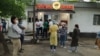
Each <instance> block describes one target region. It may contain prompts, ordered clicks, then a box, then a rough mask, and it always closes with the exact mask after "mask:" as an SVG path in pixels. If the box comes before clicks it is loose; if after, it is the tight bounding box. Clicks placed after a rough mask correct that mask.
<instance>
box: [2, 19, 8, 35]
mask: <svg viewBox="0 0 100 56" xmlns="http://www.w3.org/2000/svg"><path fill="white" fill-rule="evenodd" d="M2 24H3V25H2V32H3V33H5V32H6V24H7V23H6V21H5V20H4V19H3V21H2Z"/></svg>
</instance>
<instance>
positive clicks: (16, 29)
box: [13, 25, 22, 34]
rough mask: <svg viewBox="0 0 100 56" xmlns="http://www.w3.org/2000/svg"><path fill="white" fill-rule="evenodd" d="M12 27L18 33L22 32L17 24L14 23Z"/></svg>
mask: <svg viewBox="0 0 100 56" xmlns="http://www.w3.org/2000/svg"><path fill="white" fill-rule="evenodd" d="M13 29H14V30H15V31H16V32H17V33H18V34H21V33H22V30H21V29H20V28H19V27H18V26H17V25H14V26H13Z"/></svg>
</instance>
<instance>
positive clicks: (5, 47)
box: [0, 32, 10, 53]
mask: <svg viewBox="0 0 100 56" xmlns="http://www.w3.org/2000/svg"><path fill="white" fill-rule="evenodd" d="M0 42H1V43H2V45H3V49H4V53H10V52H9V48H8V45H7V42H6V40H5V38H4V35H3V33H2V32H0Z"/></svg>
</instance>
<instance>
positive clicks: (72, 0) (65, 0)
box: [60, 0, 79, 2]
mask: <svg viewBox="0 0 100 56" xmlns="http://www.w3.org/2000/svg"><path fill="white" fill-rule="evenodd" d="M78 1H79V0H60V2H78Z"/></svg>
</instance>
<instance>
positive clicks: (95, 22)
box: [93, 15, 100, 25]
mask: <svg viewBox="0 0 100 56" xmlns="http://www.w3.org/2000/svg"><path fill="white" fill-rule="evenodd" d="M93 25H100V15H94V19H93Z"/></svg>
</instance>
